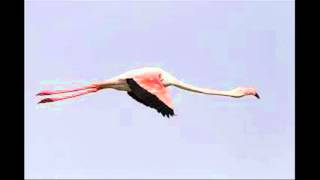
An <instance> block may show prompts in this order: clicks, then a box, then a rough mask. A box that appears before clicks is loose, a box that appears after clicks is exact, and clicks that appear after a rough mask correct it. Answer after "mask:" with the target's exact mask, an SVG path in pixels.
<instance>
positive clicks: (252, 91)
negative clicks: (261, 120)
mask: <svg viewBox="0 0 320 180" xmlns="http://www.w3.org/2000/svg"><path fill="white" fill-rule="evenodd" d="M232 93H233V94H234V97H243V96H249V95H252V96H255V97H256V98H258V99H260V96H259V94H258V92H257V90H256V88H254V87H238V88H235V89H233V90H232Z"/></svg>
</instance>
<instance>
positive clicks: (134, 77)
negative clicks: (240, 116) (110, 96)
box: [37, 67, 260, 117]
mask: <svg viewBox="0 0 320 180" xmlns="http://www.w3.org/2000/svg"><path fill="white" fill-rule="evenodd" d="M171 85H172V86H176V87H178V88H181V89H184V90H187V91H192V92H197V93H203V94H208V95H219V96H229V97H234V98H239V97H243V96H247V95H253V96H255V97H257V98H258V99H259V98H260V97H259V95H258V93H257V91H256V89H255V88H253V87H238V88H235V89H232V90H227V91H223V90H217V89H209V88H200V87H195V86H193V85H190V84H186V83H184V82H182V81H179V80H177V79H176V78H175V77H173V76H172V75H171V74H169V73H168V72H165V71H164V70H162V69H161V68H157V67H144V68H139V69H134V70H131V71H128V72H126V73H124V74H121V75H119V76H117V77H114V78H111V79H109V80H105V81H101V82H97V83H92V84H90V85H87V86H84V87H81V88H76V89H69V90H53V91H41V92H40V93H38V94H37V95H38V96H45V95H53V94H61V93H69V92H76V91H83V90H85V91H84V92H80V93H76V94H73V95H68V96H63V97H60V98H45V99H42V100H41V101H40V102H39V103H48V102H55V101H60V100H64V99H69V98H74V97H77V96H81V95H84V94H88V93H93V92H97V91H99V90H102V89H107V88H112V89H116V90H120V91H126V92H127V93H128V95H129V96H131V97H132V98H133V99H135V100H136V101H138V102H140V103H142V104H144V105H146V106H149V107H151V108H154V109H156V110H157V111H158V112H159V113H161V114H162V116H167V117H170V116H173V115H175V114H174V111H173V103H172V99H171V97H170V95H169V91H168V89H167V87H168V86H171Z"/></svg>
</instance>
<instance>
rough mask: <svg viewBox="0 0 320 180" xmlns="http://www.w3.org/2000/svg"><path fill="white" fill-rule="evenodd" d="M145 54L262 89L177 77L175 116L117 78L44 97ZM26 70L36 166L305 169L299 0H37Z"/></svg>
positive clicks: (146, 62) (263, 173)
mask: <svg viewBox="0 0 320 180" xmlns="http://www.w3.org/2000/svg"><path fill="white" fill-rule="evenodd" d="M142 66H158V67H161V68H163V69H164V70H166V71H168V72H170V73H171V74H173V75H175V76H176V77H177V78H178V79H181V80H183V81H185V82H187V83H191V84H194V85H197V86H200V87H213V88H220V89H231V88H235V87H238V86H246V85H249V86H251V85H252V86H256V87H257V88H258V90H259V93H260V95H261V97H262V99H261V100H257V99H255V98H254V97H244V98H241V99H233V98H228V97H217V96H207V95H201V94H195V93H190V92H187V91H184V90H180V89H176V88H173V87H171V88H170V92H171V95H172V97H173V99H174V106H175V112H176V114H177V116H175V117H174V118H171V119H167V118H163V117H162V116H161V115H160V114H158V113H157V112H156V111H155V110H153V109H150V108H147V107H145V106H143V105H141V104H140V103H138V102H136V101H134V100H133V99H132V98H130V97H129V96H128V95H127V94H126V93H125V92H119V91H115V90H104V91H101V92H99V93H96V94H90V95H87V96H82V97H79V98H77V99H73V100H67V101H65V102H58V103H55V104H47V105H38V104H37V102H38V101H39V100H40V99H39V98H38V97H36V96H35V94H36V93H37V92H38V91H40V90H44V89H54V88H61V87H65V86H68V84H69V86H70V83H72V82H75V83H77V84H73V85H72V86H77V85H79V83H86V82H91V81H95V80H104V79H108V78H110V77H113V76H116V75H118V74H121V73H123V72H125V71H127V70H130V69H133V68H136V67H142ZM25 73H26V75H25V177H26V178H91V179H92V178H244V179H245V178H294V2H293V1H259V2H254V1H214V2H210V1H202V2H200V1H194V2H191V1H189V2H178V1H176V2H146V1H140V2H101V1H95V2H94V1H91V2H89V1H88V2H86V1H77V2H67V1H59V2H54V1H47V2H41V1H27V2H26V3H25ZM56 85H58V86H56Z"/></svg>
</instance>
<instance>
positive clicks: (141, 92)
mask: <svg viewBox="0 0 320 180" xmlns="http://www.w3.org/2000/svg"><path fill="white" fill-rule="evenodd" d="M126 81H127V84H128V85H129V87H130V90H131V91H128V95H129V96H131V97H132V98H133V99H135V100H136V101H138V102H140V103H142V104H144V105H146V106H149V107H151V108H154V109H156V110H157V111H158V112H159V113H161V114H162V116H167V117H170V116H173V115H174V111H173V104H172V99H171V97H170V95H169V92H168V90H167V89H166V87H165V86H164V85H163V84H162V82H161V80H160V77H159V76H148V77H144V76H143V77H135V78H128V79H126Z"/></svg>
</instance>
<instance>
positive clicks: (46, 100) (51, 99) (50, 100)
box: [38, 88, 99, 104]
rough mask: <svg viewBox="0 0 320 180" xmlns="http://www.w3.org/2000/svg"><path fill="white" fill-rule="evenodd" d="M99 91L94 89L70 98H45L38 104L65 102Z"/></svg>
mask: <svg viewBox="0 0 320 180" xmlns="http://www.w3.org/2000/svg"><path fill="white" fill-rule="evenodd" d="M98 90H99V88H94V89H90V90H87V91H85V92H81V93H76V94H73V95H69V96H63V97H59V98H45V99H42V100H41V101H39V102H38V104H40V103H48V102H55V101H61V100H65V99H70V98H74V97H78V96H82V95H85V94H88V93H93V92H97V91H98Z"/></svg>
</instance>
